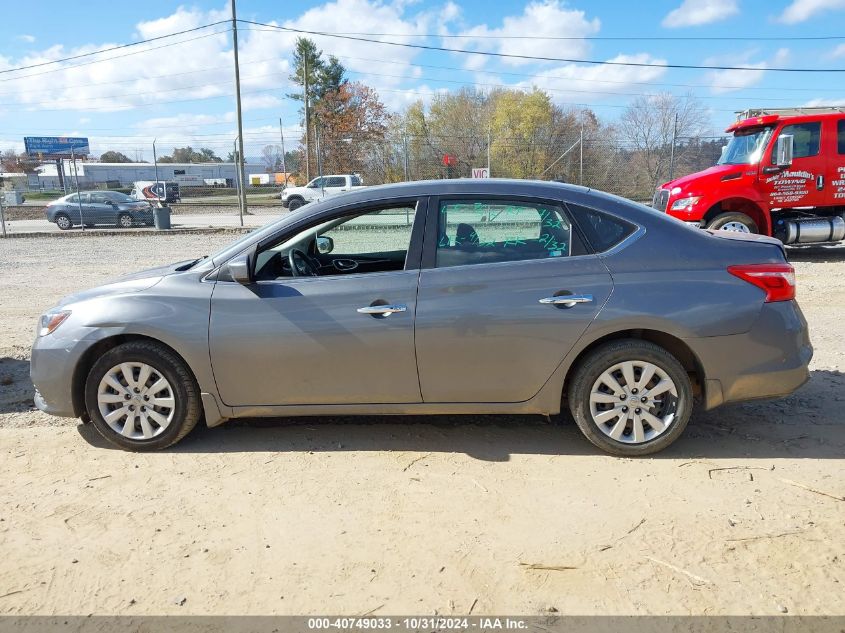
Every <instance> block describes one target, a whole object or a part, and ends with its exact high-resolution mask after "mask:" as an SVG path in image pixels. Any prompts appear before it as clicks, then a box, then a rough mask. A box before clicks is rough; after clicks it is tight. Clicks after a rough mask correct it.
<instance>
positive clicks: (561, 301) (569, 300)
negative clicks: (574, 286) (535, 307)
mask: <svg viewBox="0 0 845 633" xmlns="http://www.w3.org/2000/svg"><path fill="white" fill-rule="evenodd" d="M592 302H593V295H559V296H556V297H546V298H545V299H540V303H542V304H544V305H553V306H560V307H562V308H571V307H573V306H574V305H577V304H579V303H592Z"/></svg>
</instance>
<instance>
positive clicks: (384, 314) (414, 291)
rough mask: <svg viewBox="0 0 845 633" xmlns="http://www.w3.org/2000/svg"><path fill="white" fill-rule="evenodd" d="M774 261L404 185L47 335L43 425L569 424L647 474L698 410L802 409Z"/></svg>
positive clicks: (595, 211) (714, 236)
mask: <svg viewBox="0 0 845 633" xmlns="http://www.w3.org/2000/svg"><path fill="white" fill-rule="evenodd" d="M794 297H795V277H794V272H793V269H792V266H791V265H790V264H788V263H787V262H786V260H785V257H784V251H783V248H782V246H781V245H780V243H779V242H777V241H776V240H773V239H771V238H767V237H762V236H744V235H740V234H734V233H727V232H724V231H717V232H712V233H711V232H707V231H700V230H698V229H693V228H690V227H688V226H686V225H684V224H683V223H681V222H679V221H677V220H674V219H672V218H670V217H667V216H666V215H665V214H661V213H658V212H656V211H654V210H653V209H650V208H648V207H645V206H642V205H639V204H634V203H632V202H629V201H627V200H624V199H621V198H617V197H613V196H610V195H606V194H602V193H599V192H595V191H591V190H588V189H585V188H582V187H576V186H569V185H562V184H556V183H541V182H530V181H508V180H483V181H474V180H450V181H430V182H419V183H406V184H400V185H388V186H383V187H372V188H367V189H364V190H361V191H358V192H351V193H348V194H343V195H340V196H337V197H333V198H331V199H329V200H326V201H323V202H320V203H316V204H313V205H308V206H307V207H305V208H303V209H301V210H298V211H296V212H292V213H289V214H287V215H286V216H285V217H283V218H282V219H280V220H279V221H277V222H275V223H272V224H270V225H268V226H266V227H264V228H262V229H260V230H258V231H255V232H254V233H251V234H249V235H246V236H244V237H243V238H241V239H239V240H238V241H236V242H234V243H233V244H232V245H230V246H229V247H228V248H225V249H224V250H222V251H221V252H219V253H217V254H215V255H213V256H211V257H206V258H202V259H197V260H189V261H184V262H180V263H177V264H173V265H170V266H163V267H161V268H157V269H154V270H148V271H145V272H142V273H138V274H135V275H131V276H128V277H124V278H122V279H119V280H117V281H115V282H114V283H112V284H109V285H106V286H102V287H99V288H95V289H93V290H89V291H87V292H82V293H80V294H78V295H75V296H72V297H68V298H66V299H65V300H63V301H62V302H61V303H59V305H57V306H56V307H55V308H54V309H52V310H50V311H49V312H47V313H46V314H44V315H43V316H42V317H41V321H40V324H39V331H38V336H37V338H36V341H35V344H34V346H33V350H32V366H31V367H32V369H31V372H32V380H33V382H34V384H35V386H36V389H37V392H36V397H35V401H36V404H37V406H38V407H39V408H40V409H41V410H43V411H46V412H48V413H53V414H55V415H60V416H73V417H80V418H82V419H83V420H84V421H86V422H88V421H90V422H91V423H92V424H93V425H94V426H95V428H96V429H97V430H98V431H99V432H100V433H101V434H102V435H103V436H104V437H105V438H106V439H107V440H109V441H110V442H112V443H114V444H116V445H118V446H121V447H123V448H127V449H132V450H150V449H160V448H164V447H166V446H170V445H171V444H173V443H175V442H177V441H179V440H181V439H182V438H183V437H185V436H186V435H187V434H188V433H189V432H190V431H191V429H192V428H193V427H194V426H195V425H196V424H197V423H198V422H200V421H202V422H203V423H205V424H206V425H208V426H217V425H219V424H221V423H222V422H224V421H225V420H228V419H235V418H244V417H255V416H289V415H297V416H299V415H317V416H319V415H336V414H344V415H346V414H399V415H401V414H460V413H473V414H478V413H485V414H495V413H500V414H515V413H519V414H540V415H552V414H557V413H559V412H561V411H562V410H564V409H568V410H569V411H570V412H571V413H572V415H573V417H574V418H575V421H576V423H577V424H578V426H579V427H580V429H581V430H582V431H583V433H584V435H585V436H586V437H587V439H589V440H590V441H591V442H592V443H593V444H595V445H596V446H598V447H599V448H601V449H604V450H605V451H607V452H610V453H613V454H616V455H631V456H634V455H644V454H648V453H653V452H655V451H658V450H661V449H663V448H665V447H667V446H668V445H669V444H671V443H672V442H674V441H675V440H676V439H677V438H678V437H679V436H680V435H681V433H682V432H683V430H684V427H685V426H686V425H687V421H688V420H689V418H690V414H691V413H692V410H693V406H694V405H697V406H699V407H701V408H702V409H712V408H713V407H716V406H718V405H721V404H722V403H725V402H737V401H741V400H748V399H752V398H762V397H777V396H783V395H786V394H789V393H790V392H792V391H793V390H795V389H797V388H798V387H799V386H800V385H801V384H803V383H804V382H805V381H806V380H807V378H808V370H807V364H808V363H809V361H810V357H811V356H812V348H811V346H810V343H809V339H808V333H807V324H806V321H805V320H804V317H803V315H802V314H801V310H800V309H799V307H798V304H797V303H796V301H795V298H794Z"/></svg>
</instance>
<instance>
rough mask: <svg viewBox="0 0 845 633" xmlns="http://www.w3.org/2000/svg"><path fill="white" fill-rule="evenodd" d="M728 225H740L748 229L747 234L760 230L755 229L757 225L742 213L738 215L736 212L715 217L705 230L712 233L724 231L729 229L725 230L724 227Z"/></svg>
mask: <svg viewBox="0 0 845 633" xmlns="http://www.w3.org/2000/svg"><path fill="white" fill-rule="evenodd" d="M729 224H742V225H744V226H746V227H748V232H749V233H759V232H760V229H759V228H758V227H757V223H756V222H755V221H754V220H752V219H751V218H750V217H748V216H747V215H745V214H744V213H739V212H738V211H731V212H730V213H722V214H720V215H717V216H716V217H715V218H713V219H712V220H711V221H710V223H709V224H708V225H707V228H708V229H712V230H714V231H726V230H730V229H725V228H724V227H725V226H726V225H729Z"/></svg>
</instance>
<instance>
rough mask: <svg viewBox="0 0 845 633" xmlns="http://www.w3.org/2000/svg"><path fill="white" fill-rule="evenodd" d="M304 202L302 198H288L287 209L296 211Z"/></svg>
mask: <svg viewBox="0 0 845 633" xmlns="http://www.w3.org/2000/svg"><path fill="white" fill-rule="evenodd" d="M304 204H305V201H304V200H300V199H299V198H293V199H291V200H288V209H289V210H290V211H296V210H297V209H298V208H299V207H301V206H302V205H304Z"/></svg>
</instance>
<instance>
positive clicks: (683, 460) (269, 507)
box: [0, 233, 845, 615]
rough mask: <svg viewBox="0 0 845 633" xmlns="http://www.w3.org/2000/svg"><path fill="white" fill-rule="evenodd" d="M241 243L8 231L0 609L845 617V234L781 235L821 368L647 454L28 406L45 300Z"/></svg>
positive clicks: (437, 421) (3, 286)
mask: <svg viewBox="0 0 845 633" xmlns="http://www.w3.org/2000/svg"><path fill="white" fill-rule="evenodd" d="M232 239H234V238H233V237H232V236H231V235H225V234H213V235H210V234H200V235H164V234H156V233H146V234H136V235H117V234H115V235H108V236H80V237H77V238H76V239H62V240H57V239H44V238H20V239H14V240H0V463H2V464H3V471H4V476H3V477H2V478H0V498H2V499H3V501H4V503H3V504H2V506H0V560H3V561H4V564H3V565H0V614H16V615H22V614H33V613H41V614H55V613H62V614H89V613H94V614H127V615H141V614H174V613H179V614H183V615H184V614H199V613H209V614H222V613H229V614H231V613H239V614H240V613H243V614H296V613H299V614H301V613H338V614H350V615H351V614H360V613H365V612H372V613H375V614H403V613H405V614H409V613H416V614H420V613H426V614H433V613H439V614H453V613H454V614H460V613H464V614H465V613H467V612H468V611H470V610H472V611H473V613H475V614H479V613H481V614H484V613H512V614H548V613H549V612H550V611H552V610H554V612H558V613H561V614H567V613H568V614H580V615H590V614H599V613H603V614H678V615H690V614H692V615H700V614H711V615H712V614H757V615H780V614H783V613H785V612H788V613H789V614H790V615H808V614H837V615H845V602H843V600H842V589H843V586H845V550H843V543H845V520H843V517H845V513H844V512H845V469H843V467H842V464H843V457H845V415H843V413H842V412H843V407H845V374H843V373H842V372H843V369H845V337H843V336H842V328H843V325H842V317H843V315H845V275H843V274H842V271H843V270H845V268H843V266H845V249H843V248H833V249H831V248H814V249H803V250H794V251H792V254H791V256H792V259H793V260H794V261H795V265H796V268H797V273H798V284H799V301H800V303H801V305H802V308H803V310H804V312H805V314H806V316H807V319H808V321H809V323H810V328H811V336H812V340H813V343H814V346H815V348H816V355H815V357H814V359H813V362H812V366H811V369H812V379H811V380H810V382H809V383H808V384H807V385H805V386H804V387H803V388H802V389H801V390H799V391H798V392H797V393H796V394H794V395H792V396H790V397H788V398H785V399H782V400H777V401H770V402H754V403H746V404H742V405H732V406H726V407H723V408H720V409H717V410H715V411H712V412H710V413H706V414H704V413H698V414H696V415H695V416H694V418H693V420H692V422H691V424H690V426H689V427H688V429H687V431H686V434H685V435H684V437H683V438H682V439H681V440H679V441H678V442H677V443H676V444H675V445H674V446H673V447H671V448H670V449H669V450H667V451H665V452H664V453H661V454H660V455H658V456H655V457H654V458H648V459H619V458H613V457H609V456H607V455H603V454H600V453H599V452H598V451H597V450H596V449H594V448H592V447H591V446H590V445H589V444H588V443H587V442H586V441H585V440H583V439H582V438H581V437H580V435H579V433H578V431H577V429H576V428H575V427H574V425H573V424H571V423H567V422H565V421H564V422H563V423H560V424H557V423H555V424H549V423H548V422H546V421H545V420H542V419H535V418H524V417H502V418H493V417H483V416H467V417H458V416H441V417H436V418H401V419H391V418H377V417H366V418H314V419H291V420H268V421H260V422H259V421H244V422H239V423H232V424H227V425H224V426H223V427H221V428H218V429H203V428H200V429H197V430H196V431H195V432H194V433H193V434H192V435H191V436H189V437H188V438H186V440H185V441H183V442H182V443H181V444H179V445H178V446H176V447H174V448H173V449H170V450H168V451H164V452H159V453H154V454H133V453H126V452H122V451H117V450H111V449H110V448H109V447H107V446H105V445H104V444H103V443H102V441H101V440H99V439H98V437H97V436H96V433H93V432H92V430H91V429H90V427H86V426H83V425H79V424H78V422H77V421H75V420H66V419H59V418H52V417H50V416H47V415H44V414H42V413H40V412H38V411H35V410H33V408H32V405H31V402H32V386H31V384H30V382H29V380H28V371H29V361H28V359H29V349H30V345H31V342H32V339H33V336H34V330H35V324H36V319H37V317H38V315H39V314H40V313H41V312H42V311H43V310H45V309H47V308H49V307H50V306H52V305H53V304H54V303H55V302H56V301H57V300H58V299H59V298H60V297H62V296H63V295H66V294H69V293H71V292H74V291H77V290H80V289H83V288H86V287H90V286H93V285H96V284H99V283H102V282H105V281H107V280H109V279H112V278H114V277H116V276H118V275H120V274H123V273H128V272H133V271H136V270H138V269H141V268H144V267H150V266H154V265H158V264H162V263H167V262H171V261H178V260H184V259H188V258H191V257H199V256H200V255H204V254H208V253H211V252H213V251H215V250H216V249H218V248H220V247H221V246H222V245H224V244H225V243H227V242H229V241H231V240H232ZM244 362H249V359H248V358H245V359H244ZM279 380H280V381H283V380H284V368H280V377H279Z"/></svg>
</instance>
